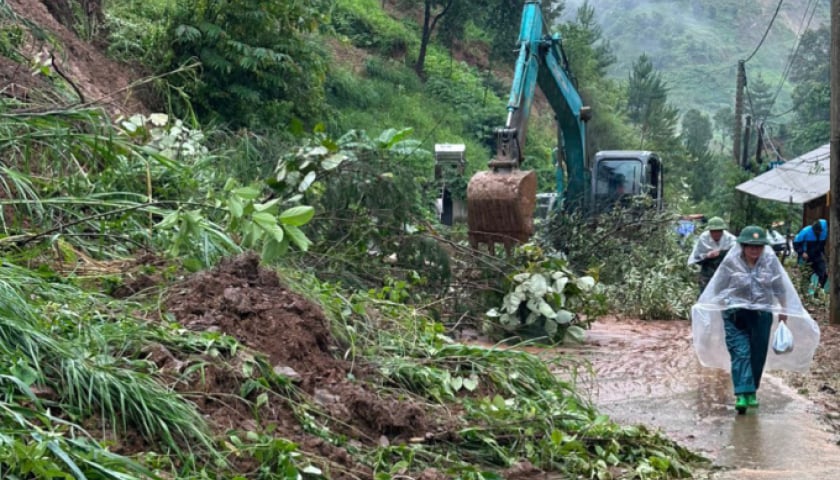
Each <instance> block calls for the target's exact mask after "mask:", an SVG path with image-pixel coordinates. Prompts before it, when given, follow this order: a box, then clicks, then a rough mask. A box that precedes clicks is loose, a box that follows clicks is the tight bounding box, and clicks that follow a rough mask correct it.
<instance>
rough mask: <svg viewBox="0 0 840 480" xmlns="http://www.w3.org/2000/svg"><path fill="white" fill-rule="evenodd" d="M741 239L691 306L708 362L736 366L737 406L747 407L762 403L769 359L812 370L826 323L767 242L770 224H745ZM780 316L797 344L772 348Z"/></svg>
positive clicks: (697, 344) (774, 364) (698, 345)
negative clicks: (763, 378) (760, 389)
mask: <svg viewBox="0 0 840 480" xmlns="http://www.w3.org/2000/svg"><path fill="white" fill-rule="evenodd" d="M737 240H738V241H737V244H736V245H735V246H734V247H733V248H732V249H731V250H730V251H729V253H728V254H727V255H726V257H725V258H724V259H723V262H721V264H720V266H719V267H718V269H717V271H716V272H715V274H714V276H712V279H711V281H710V282H709V284H708V285H707V286H706V288H705V290H703V293H702V294H701V295H700V298H699V299H698V300H697V303H696V304H695V305H694V306H692V308H691V333H692V337H693V341H694V348H695V350H696V351H697V356H698V357H699V359H700V363H701V364H702V365H703V366H706V367H716V368H728V369H730V372H731V374H732V384H733V387H734V390H735V397H736V401H735V408H736V410H737V411H738V413H744V412H746V410H747V408H748V407H753V408H755V407H758V399H757V397H756V392H757V391H758V387H759V385H760V384H761V375H762V373H763V371H764V368H765V363H766V366H767V368H768V369H783V370H792V371H806V370H807V369H808V367H809V366H810V364H811V359H812V358H813V357H814V351H815V350H816V348H817V345H818V344H819V341H820V329H819V327H818V326H817V323H816V322H814V320H813V319H812V318H811V316H810V315H809V314H808V312H807V311H806V310H805V308H804V307H803V306H802V302H801V301H800V299H799V296H798V295H797V293H796V290H795V289H794V288H793V284H792V283H791V281H790V278H789V277H788V275H787V272H785V269H784V268H783V267H782V264H781V262H779V259H778V258H777V257H776V255H775V254H774V253H773V249H772V248H770V247H769V246H767V235H766V233H765V232H764V229H763V228H761V227H757V226H749V227H745V228H744V229H743V230H742V231H741V233H740V235H739V236H738V239H737ZM774 316H775V317H776V318H777V319H778V321H774V318H773V317H774ZM779 322H785V323H786V325H787V326H788V328H789V329H790V330H791V332H792V333H793V340H794V349H793V351H791V352H789V353H784V354H777V353H775V352H773V351H769V354H768V350H769V348H768V347H769V345H770V334H771V332H772V331H775V329H776V328H778V324H779Z"/></svg>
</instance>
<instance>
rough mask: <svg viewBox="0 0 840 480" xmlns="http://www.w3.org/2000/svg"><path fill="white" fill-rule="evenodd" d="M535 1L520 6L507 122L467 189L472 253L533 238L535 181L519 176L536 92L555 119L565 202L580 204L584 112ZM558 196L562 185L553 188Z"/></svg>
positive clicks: (525, 174)
mask: <svg viewBox="0 0 840 480" xmlns="http://www.w3.org/2000/svg"><path fill="white" fill-rule="evenodd" d="M540 3H541V2H540V1H539V0H529V1H526V2H525V5H524V8H523V12H522V22H521V26H520V31H519V41H518V50H519V53H518V57H517V60H516V68H515V71H514V78H513V83H512V85H511V90H510V97H509V99H508V105H507V111H508V114H507V121H506V123H505V126H504V127H503V128H500V129H497V131H496V143H497V148H496V156H495V157H494V158H493V159H492V160H491V161H490V163H489V164H488V167H489V170H487V171H483V172H479V173H477V174H476V175H475V176H473V177H472V178H471V179H470V182H469V184H468V186H467V209H468V216H467V222H468V226H469V238H470V243H471V244H472V245H473V247H477V246H478V245H479V244H482V243H484V244H487V245H488V246H489V247H490V250H491V252H492V251H493V249H494V244H495V243H501V244H503V245H504V246H505V247H506V249H508V250H509V249H510V247H511V246H512V245H513V244H515V243H519V242H524V241H527V239H528V238H530V236H531V234H532V233H533V212H534V207H535V206H536V196H537V180H536V174H535V173H534V172H533V171H527V170H522V169H521V168H520V167H521V165H522V161H523V151H524V147H525V140H526V134H527V127H528V119H529V117H530V114H531V105H532V103H533V101H534V94H535V91H536V88H537V86H539V88H540V90H542V92H543V93H544V94H545V95H546V97H547V98H548V101H549V103H550V104H551V106H552V108H553V109H554V111H555V113H556V115H557V123H558V138H559V139H562V141H561V145H560V148H562V150H563V153H564V155H563V156H564V158H565V160H566V168H567V171H568V176H569V186H568V191H567V192H565V195H564V197H565V202H566V205H567V206H568V207H574V206H580V205H582V204H583V199H584V198H585V185H586V179H585V174H584V172H585V158H586V154H585V121H586V120H588V115H589V110H588V108H587V107H584V106H583V103H582V101H581V98H580V96H579V95H578V93H577V90H575V87H574V85H573V84H572V81H571V78H570V76H569V75H568V74H567V71H568V70H567V68H568V66H567V62H566V59H565V55H564V54H563V51H562V48H561V46H560V37H559V36H558V35H547V34H546V33H545V32H546V28H545V22H544V19H543V16H542V11H541V9H540ZM557 188H558V191H559V192H560V193H561V194H562V193H564V192H563V189H564V185H563V184H562V182H558V185H557Z"/></svg>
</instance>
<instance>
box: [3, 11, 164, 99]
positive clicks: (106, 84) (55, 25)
mask: <svg viewBox="0 0 840 480" xmlns="http://www.w3.org/2000/svg"><path fill="white" fill-rule="evenodd" d="M83 3H84V4H85V6H86V7H87V8H88V11H87V12H86V13H85V15H86V17H87V19H88V21H89V22H90V23H91V25H93V24H98V23H99V22H101V19H102V9H101V8H102V5H101V2H99V1H86V2H83ZM6 4H7V5H8V6H9V7H10V8H11V9H12V11H13V12H14V13H15V14H16V15H17V16H18V17H19V18H20V19H21V20H22V21H23V22H24V23H28V24H33V25H35V26H37V28H38V29H40V30H41V31H46V32H48V33H49V35H50V36H52V37H54V39H55V40H56V41H55V42H52V41H50V39H49V38H35V37H34V36H30V37H28V38H26V40H25V45H24V47H23V49H22V51H21V52H20V53H21V54H22V55H23V56H24V57H26V58H27V59H28V60H34V59H36V58H40V60H41V62H51V71H52V72H53V74H54V76H55V78H56V79H58V78H59V77H60V78H61V80H57V81H59V82H62V81H63V82H66V84H67V85H66V86H65V88H64V90H67V88H69V89H72V90H73V91H74V92H75V96H76V97H77V98H76V101H71V102H69V103H71V104H98V105H101V106H104V107H106V108H107V110H108V111H109V113H111V114H112V115H119V114H131V113H146V111H147V109H146V108H145V106H144V105H143V103H142V102H141V101H140V100H139V99H138V97H137V95H138V90H137V89H136V88H133V87H132V86H131V85H132V82H134V81H135V80H137V79H138V78H141V77H142V75H141V74H140V73H139V72H137V71H136V70H135V69H134V68H132V67H130V66H128V65H124V64H120V63H118V62H115V61H114V60H111V59H110V58H108V57H107V56H105V54H104V53H102V52H101V51H100V50H99V49H98V48H97V47H96V46H95V45H93V44H91V43H89V42H85V41H83V40H81V39H80V38H79V37H78V35H77V34H76V32H74V31H73V27H74V25H72V23H73V22H74V16H73V15H72V11H70V14H67V12H68V11H69V10H68V9H69V8H70V7H69V4H68V3H67V2H66V0H7V1H6ZM48 59H51V60H48ZM0 83H2V85H3V88H2V90H0V94H2V95H5V96H11V97H15V98H19V99H23V100H30V101H38V100H39V98H36V97H37V96H38V95H43V94H44V92H45V91H54V90H55V89H52V88H45V87H46V86H47V85H50V84H52V83H53V82H52V80H49V79H47V78H45V77H44V76H43V75H33V74H32V71H31V70H30V67H29V66H25V65H21V64H20V63H18V62H15V61H12V60H11V59H7V58H4V57H2V56H0Z"/></svg>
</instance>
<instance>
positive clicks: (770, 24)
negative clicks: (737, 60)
mask: <svg viewBox="0 0 840 480" xmlns="http://www.w3.org/2000/svg"><path fill="white" fill-rule="evenodd" d="M783 2H784V0H779V4H778V5H776V11H775V12H773V18H771V19H770V23H769V24H768V25H767V30H765V31H764V35H763V36H762V37H761V41H760V42H758V45H756V47H755V50H753V52H752V53H751V54H750V56H749V57H747V59H746V60H744V63H747V62H749V61H750V59H751V58H752V57H753V56H754V55H755V54H756V53H757V52H758V49H759V48H761V45H762V44H764V39H766V38H767V34H768V33H770V28H772V27H773V22H775V21H776V16H777V15H778V14H779V9H781V8H782V3H783Z"/></svg>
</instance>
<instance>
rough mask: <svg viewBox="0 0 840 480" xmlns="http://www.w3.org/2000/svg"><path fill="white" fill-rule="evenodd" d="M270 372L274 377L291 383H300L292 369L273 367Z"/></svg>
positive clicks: (283, 366) (297, 374)
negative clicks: (278, 376)
mask: <svg viewBox="0 0 840 480" xmlns="http://www.w3.org/2000/svg"><path fill="white" fill-rule="evenodd" d="M272 370H273V371H274V374H275V375H280V376H282V377H286V378H288V379H289V380H291V381H293V382H299V381H300V374H299V373H298V372H297V371H295V369H294V368H292V367H288V366H286V365H275V366H274V368H273V369H272Z"/></svg>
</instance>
